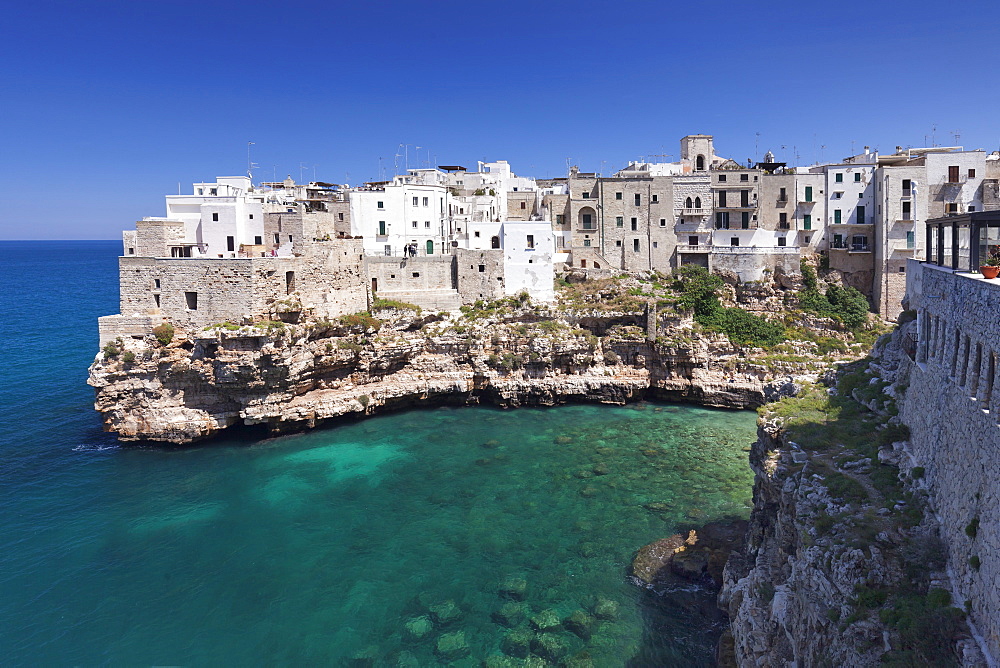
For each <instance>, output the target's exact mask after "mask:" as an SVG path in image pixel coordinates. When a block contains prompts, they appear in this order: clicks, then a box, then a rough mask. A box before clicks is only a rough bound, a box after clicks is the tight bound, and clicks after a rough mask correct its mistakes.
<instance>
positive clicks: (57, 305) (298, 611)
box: [0, 244, 754, 666]
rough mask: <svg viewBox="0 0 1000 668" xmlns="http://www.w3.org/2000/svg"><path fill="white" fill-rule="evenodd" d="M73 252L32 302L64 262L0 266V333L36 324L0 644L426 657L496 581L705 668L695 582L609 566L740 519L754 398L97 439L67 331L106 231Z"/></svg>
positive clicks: (81, 343) (218, 658)
mask: <svg viewBox="0 0 1000 668" xmlns="http://www.w3.org/2000/svg"><path fill="white" fill-rule="evenodd" d="M45 249H46V247H45V245H42V251H44V250H45ZM81 249H82V250H81ZM76 250H77V252H76V254H75V256H74V257H75V258H76V259H77V261H78V262H79V263H80V266H74V267H73V268H72V269H73V271H72V273H73V274H74V275H75V276H77V277H78V278H77V280H76V281H75V283H76V284H78V285H74V286H71V287H69V288H67V289H65V290H63V292H62V294H60V295H57V296H50V297H47V299H50V300H51V304H50V305H48V306H46V307H45V308H42V309H41V310H39V308H38V300H39V298H38V297H37V295H36V297H35V299H34V301H32V300H31V294H30V286H29V283H31V282H32V280H34V282H39V281H40V282H44V281H49V282H51V283H53V284H55V283H59V282H60V281H64V279H65V276H64V275H58V274H57V275H51V274H50V273H46V272H44V264H45V263H43V262H37V263H35V265H31V266H21V267H19V270H18V271H17V272H8V271H7V270H4V269H2V268H0V277H2V279H3V281H4V283H3V285H2V286H0V287H2V292H0V294H3V295H4V301H3V302H0V310H2V312H3V315H4V316H6V317H5V318H0V323H5V324H4V325H3V327H4V328H5V330H6V331H3V332H0V333H2V334H3V335H5V336H8V335H9V336H17V334H16V331H15V330H16V327H14V326H12V325H11V322H15V323H16V322H17V320H16V319H17V318H18V317H27V316H29V315H30V317H32V318H33V319H34V323H35V327H34V328H33V331H32V333H31V334H30V335H27V334H22V335H21V341H22V344H21V345H20V346H19V347H18V348H16V352H17V354H16V355H12V354H11V353H12V351H11V348H10V347H9V346H8V347H7V351H6V353H5V355H6V359H5V360H4V365H3V366H4V367H5V368H6V370H5V371H4V374H5V377H4V378H2V379H0V381H2V382H0V398H2V400H3V409H4V412H5V413H8V411H9V415H8V417H7V418H5V420H4V421H3V422H4V423H5V424H4V425H3V426H0V429H2V431H0V435H2V440H0V444H2V451H0V454H2V457H3V466H2V467H0V495H2V497H0V501H2V503H3V506H2V507H3V508H4V512H3V513H2V514H0V540H2V541H3V543H2V546H0V656H2V657H3V663H4V664H5V665H73V664H76V665H100V664H111V665H150V664H159V665H163V664H183V665H316V664H318V665H338V664H340V663H344V662H348V661H349V660H350V659H351V657H355V656H356V655H358V654H359V653H367V655H369V656H374V657H377V662H376V665H438V664H443V663H445V662H444V661H443V660H442V659H441V658H440V656H439V655H437V654H435V651H434V648H435V643H436V642H437V641H438V640H439V638H440V637H441V636H442V635H443V634H445V633H451V632H456V631H462V632H464V634H465V639H466V641H467V643H468V645H469V648H470V656H471V657H474V658H475V659H483V658H486V657H488V656H490V655H495V654H499V653H500V647H501V643H502V641H503V637H504V635H505V634H506V633H508V632H509V631H510V629H508V628H507V627H506V626H504V625H501V624H499V623H498V622H497V621H496V620H495V618H494V614H495V613H496V612H497V611H498V610H499V609H500V608H501V606H502V605H504V603H505V602H506V601H505V600H504V599H503V598H502V597H501V596H499V593H498V590H497V589H498V583H499V582H500V581H502V580H504V579H505V578H509V577H515V578H523V580H524V581H525V582H526V583H527V589H526V592H525V597H524V602H523V608H524V611H525V613H526V616H528V617H530V616H532V615H535V614H537V613H538V612H540V611H542V610H548V609H551V610H554V611H555V613H556V614H557V615H558V616H559V617H560V618H564V617H566V616H568V615H569V614H571V613H573V612H574V611H576V610H578V609H585V610H591V609H592V608H593V605H594V604H595V603H596V602H597V600H598V599H599V598H603V599H606V600H608V601H612V602H614V603H617V604H618V613H617V615H615V616H614V618H613V619H609V620H605V621H601V622H600V623H599V624H597V625H596V626H595V629H594V635H593V636H592V637H591V638H590V639H589V641H586V642H585V641H584V640H583V639H581V638H579V637H577V636H576V635H574V634H572V633H569V632H568V631H565V630H564V631H557V632H554V633H555V634H557V636H558V638H559V639H560V641H561V642H562V644H563V645H564V646H565V649H566V651H567V653H568V655H573V654H576V653H578V652H581V651H587V652H589V654H590V656H591V657H592V659H593V661H594V664H595V665H598V666H615V665H637V666H656V665H710V664H711V658H712V651H713V647H714V642H715V639H716V637H717V631H718V622H719V619H718V616H717V614H716V613H715V611H714V605H713V601H712V595H711V594H710V593H708V592H707V591H704V590H701V589H699V588H697V587H691V586H689V585H678V586H677V589H676V591H674V592H673V593H671V594H670V595H669V596H667V597H664V598H662V599H661V598H656V597H654V596H651V595H650V594H648V593H647V592H645V591H644V590H641V589H639V588H637V587H635V586H634V585H633V584H631V583H630V582H629V581H628V579H627V577H626V568H627V565H628V563H629V561H630V559H631V557H632V555H633V553H634V552H635V550H636V549H637V548H638V547H640V546H642V545H644V544H645V543H648V542H650V541H652V540H655V539H657V538H660V537H663V536H665V535H668V534H669V533H672V532H673V531H674V530H675V529H676V528H678V527H680V526H682V525H690V524H697V523H699V522H705V521H709V520H713V519H718V518H722V517H728V516H733V515H739V516H745V515H746V514H747V512H748V505H747V504H748V503H749V497H750V493H751V484H752V476H751V473H750V471H749V469H748V467H747V464H746V453H745V452H743V447H744V446H746V445H747V444H749V442H750V441H751V440H752V439H753V437H754V415H753V414H751V413H746V412H726V411H715V410H708V409H701V408H696V407H690V406H672V405H654V404H639V405H636V406H631V407H624V408H617V407H603V406H590V405H587V406H579V405H578V406H566V407H560V408H556V409H521V410H517V411H508V412H505V411H500V410H496V409H491V408H436V409H430V410H424V411H410V412H405V413H397V414H392V415H385V416H380V417H375V418H372V419H369V420H365V421H362V422H351V423H345V424H343V425H341V426H339V427H336V428H332V429H327V430H322V431H315V432H311V433H307V434H302V435H297V436H290V437H285V438H280V439H273V440H266V441H256V442H255V441H252V440H250V437H249V436H246V435H244V436H241V437H238V438H236V437H233V438H228V439H222V440H218V441H215V442H211V443H208V444H205V445H201V446H198V447H191V448H175V449H164V448H149V449H127V448H126V449H123V448H117V447H116V446H115V444H114V441H113V439H112V438H110V437H108V436H107V435H104V434H101V433H100V432H99V422H98V420H97V417H96V415H95V414H93V413H92V411H91V408H90V399H91V394H90V390H89V388H86V386H84V385H82V381H83V377H84V369H85V367H86V365H87V363H88V362H89V360H90V359H91V358H92V356H93V353H94V352H95V351H96V336H91V335H90V334H89V332H90V330H89V329H88V328H94V324H93V320H92V319H93V318H94V317H96V315H98V314H103V313H110V312H113V310H114V289H115V286H114V284H111V285H110V289H109V286H108V285H107V284H106V279H107V275H108V273H109V267H110V273H111V274H112V275H113V267H114V265H113V254H114V253H115V252H117V249H116V247H115V246H108V245H104V244H93V245H91V246H83V247H78V248H77V249H76ZM25 256H26V257H28V258H30V257H31V256H30V254H25ZM106 256H110V259H111V261H110V262H108V257H106ZM33 266H35V267H37V271H38V276H36V277H35V278H34V279H32V275H31V272H32V271H35V269H32V267H33ZM67 271H69V269H67ZM18 281H20V283H17V282H18ZM14 285H23V286H24V290H23V291H19V290H12V289H10V288H11V287H12V286H14ZM22 293H23V294H22ZM75 331H79V332H85V333H86V335H78V336H69V335H72V333H73V332H75ZM25 336H27V337H28V338H27V339H25V338H24V337H25ZM31 337H34V338H31ZM91 339H93V340H91ZM27 416H30V419H28V417H27ZM644 504H645V505H649V504H664V505H662V506H661V505H656V506H654V507H655V508H657V509H658V510H656V511H655V512H654V511H651V510H648V509H647V508H646V507H644ZM447 601H452V602H453V603H454V605H455V607H457V609H458V611H459V612H458V614H457V615H456V618H455V619H454V620H452V621H450V622H449V623H447V624H444V623H435V624H432V625H431V626H432V628H431V630H430V631H429V632H428V633H426V635H424V636H422V637H419V638H418V637H415V636H414V634H412V633H411V632H409V631H408V630H407V629H406V626H405V625H406V623H407V621H410V620H412V619H414V618H419V617H422V616H425V615H428V614H429V611H430V609H431V608H432V607H433V606H436V605H439V604H441V603H444V602H447ZM605 607H607V604H606V602H605ZM526 625H527V621H526V620H520V621H519V622H517V623H516V624H515V626H523V627H526ZM469 665H473V664H471V663H470V664H469Z"/></svg>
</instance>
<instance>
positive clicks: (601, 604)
mask: <svg viewBox="0 0 1000 668" xmlns="http://www.w3.org/2000/svg"><path fill="white" fill-rule="evenodd" d="M619 607H620V606H619V605H618V601H612V600H611V599H610V598H604V597H603V596H601V597H598V599H597V602H596V603H594V617H597V618H598V619H617V618H618V608H619Z"/></svg>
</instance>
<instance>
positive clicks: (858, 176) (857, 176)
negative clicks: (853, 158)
mask: <svg viewBox="0 0 1000 668" xmlns="http://www.w3.org/2000/svg"><path fill="white" fill-rule="evenodd" d="M854 182H855V183H861V172H854Z"/></svg>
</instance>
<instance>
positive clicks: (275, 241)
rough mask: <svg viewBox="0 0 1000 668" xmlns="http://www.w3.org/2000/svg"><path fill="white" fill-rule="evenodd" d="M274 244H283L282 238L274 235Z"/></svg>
mask: <svg viewBox="0 0 1000 668" xmlns="http://www.w3.org/2000/svg"><path fill="white" fill-rule="evenodd" d="M274 243H276V244H280V243H281V237H279V236H278V235H277V234H275V235H274Z"/></svg>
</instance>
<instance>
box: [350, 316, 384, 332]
mask: <svg viewBox="0 0 1000 668" xmlns="http://www.w3.org/2000/svg"><path fill="white" fill-rule="evenodd" d="M340 324H342V325H344V326H346V327H360V328H362V329H365V330H369V329H374V330H376V331H378V330H379V329H381V328H382V321H381V320H379V319H378V318H373V317H372V314H371V313H369V312H368V311H362V312H361V313H352V314H350V315H342V316H340Z"/></svg>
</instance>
